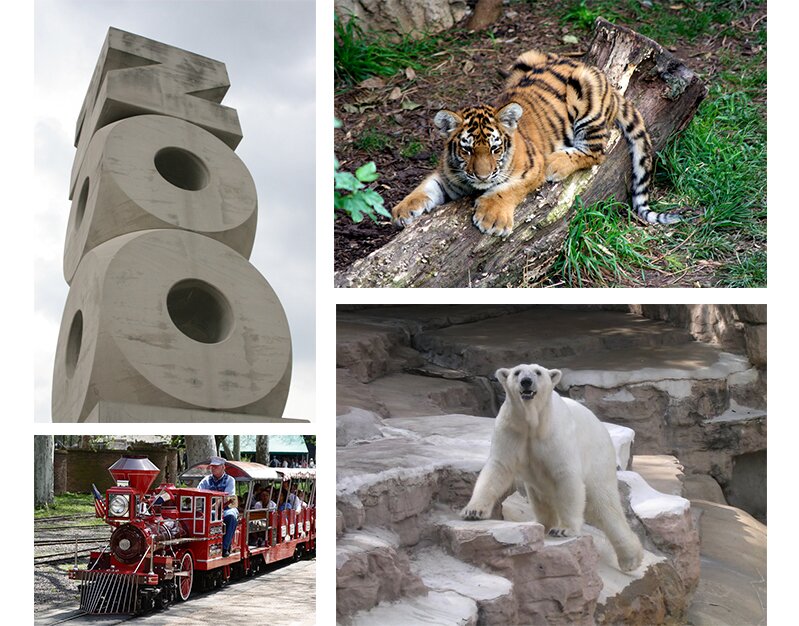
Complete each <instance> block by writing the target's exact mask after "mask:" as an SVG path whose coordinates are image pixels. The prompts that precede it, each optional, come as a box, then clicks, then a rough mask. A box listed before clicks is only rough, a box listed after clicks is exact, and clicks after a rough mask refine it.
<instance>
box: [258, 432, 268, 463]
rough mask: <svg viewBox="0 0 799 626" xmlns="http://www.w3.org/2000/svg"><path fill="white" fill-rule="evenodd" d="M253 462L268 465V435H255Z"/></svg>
mask: <svg viewBox="0 0 799 626" xmlns="http://www.w3.org/2000/svg"><path fill="white" fill-rule="evenodd" d="M255 462H256V463H260V464H261V465H269V435H256V437H255Z"/></svg>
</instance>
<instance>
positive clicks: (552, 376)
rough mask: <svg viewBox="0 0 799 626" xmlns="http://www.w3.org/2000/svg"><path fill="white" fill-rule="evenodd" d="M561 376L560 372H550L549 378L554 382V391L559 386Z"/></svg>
mask: <svg viewBox="0 0 799 626" xmlns="http://www.w3.org/2000/svg"><path fill="white" fill-rule="evenodd" d="M561 375H562V374H561V372H560V370H549V378H550V379H551V380H552V388H553V389H554V388H555V387H557V386H558V383H559V382H560V377H561Z"/></svg>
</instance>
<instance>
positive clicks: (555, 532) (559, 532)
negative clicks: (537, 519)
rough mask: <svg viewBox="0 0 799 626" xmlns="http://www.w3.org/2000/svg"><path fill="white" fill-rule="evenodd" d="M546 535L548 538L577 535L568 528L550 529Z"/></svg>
mask: <svg viewBox="0 0 799 626" xmlns="http://www.w3.org/2000/svg"><path fill="white" fill-rule="evenodd" d="M547 535H549V536H550V537H576V536H577V533H576V532H574V531H573V530H570V529H568V528H550V529H549V532H548V533H547Z"/></svg>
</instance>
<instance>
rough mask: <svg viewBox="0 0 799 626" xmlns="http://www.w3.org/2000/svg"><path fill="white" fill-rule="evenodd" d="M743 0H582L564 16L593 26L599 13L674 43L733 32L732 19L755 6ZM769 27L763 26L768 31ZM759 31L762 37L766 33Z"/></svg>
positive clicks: (583, 25) (585, 26)
mask: <svg viewBox="0 0 799 626" xmlns="http://www.w3.org/2000/svg"><path fill="white" fill-rule="evenodd" d="M752 4H755V5H757V4H760V2H759V1H758V0H755V2H753V3H749V7H747V5H746V4H745V3H742V2H740V1H739V0H714V1H713V2H707V1H704V2H703V1H700V0H683V1H682V2H678V3H673V2H658V1H657V0H655V2H653V3H652V4H651V6H644V5H643V4H642V3H641V2H640V0H625V1H619V0H580V1H579V2H575V1H572V3H571V4H570V5H568V6H567V8H566V10H565V11H564V12H563V14H562V15H561V20H562V21H563V22H565V23H571V24H574V25H576V26H577V27H578V28H582V29H585V30H591V28H592V27H593V24H594V21H595V20H596V18H597V17H604V18H605V19H606V20H608V21H609V22H619V23H623V24H628V25H635V28H636V30H637V31H638V32H640V33H641V34H642V35H646V36H647V37H650V38H652V39H654V40H655V41H657V42H658V43H660V44H661V45H671V44H673V43H675V42H676V41H677V40H678V39H683V40H688V41H691V40H696V38H698V37H701V36H703V35H707V34H709V33H711V32H718V33H719V34H721V35H724V34H727V33H728V32H732V26H731V23H732V21H733V20H734V19H735V18H736V17H738V16H740V15H743V14H745V13H746V12H747V11H749V10H751V8H750V7H751V5H752ZM764 30H765V29H763V31H764ZM761 32H762V31H759V33H758V37H759V38H763V37H765V35H764V34H762V35H761Z"/></svg>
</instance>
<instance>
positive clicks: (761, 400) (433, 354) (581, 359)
mask: <svg viewBox="0 0 799 626" xmlns="http://www.w3.org/2000/svg"><path fill="white" fill-rule="evenodd" d="M630 311H637V312H634V313H631V312H630ZM642 314H646V315H647V316H649V317H643V316H642ZM653 318H667V321H663V320H660V319H653ZM765 321H766V315H765V306H758V305H713V306H701V307H700V306H694V305H673V306H672V305H669V306H666V305H663V306H661V305H646V306H644V305H611V306H607V305H603V306H576V305H572V306H523V305H492V306H413V305H407V306H391V307H386V306H382V307H372V306H348V307H340V308H339V321H338V340H337V366H338V370H337V404H338V405H339V406H340V407H341V408H342V410H346V407H348V406H354V407H359V408H362V409H367V410H370V411H374V412H376V413H378V414H380V415H381V416H383V417H398V416H412V415H435V414H441V413H463V414H469V415H483V416H489V417H493V416H495V415H496V411H497V408H498V406H499V404H500V403H501V401H502V399H503V398H502V392H501V388H500V386H499V384H498V383H497V382H496V381H494V380H492V379H493V375H494V371H495V369H496V368H497V367H499V366H503V367H507V366H512V365H515V364H516V363H519V362H537V363H541V364H543V365H546V366H548V367H558V368H559V369H561V370H563V373H564V375H563V379H562V381H561V384H560V388H559V391H560V392H561V393H562V394H564V395H567V396H570V397H572V398H574V399H576V400H578V401H580V402H582V403H584V404H585V405H586V406H588V407H589V408H590V409H592V410H593V411H594V412H595V413H596V414H597V415H599V416H600V418H601V419H603V420H604V421H608V422H612V423H617V424H621V425H624V426H627V427H629V428H632V429H633V430H635V431H636V433H637V434H636V442H635V452H636V453H637V454H669V455H673V456H675V457H677V458H678V459H679V460H680V462H681V463H682V464H683V466H684V467H685V471H686V474H697V475H706V476H711V477H713V479H715V480H716V481H717V482H718V483H719V485H721V487H722V489H723V491H724V494H725V496H726V497H727V499H728V502H729V503H731V504H733V505H735V506H738V507H740V508H743V509H745V510H747V511H748V512H750V513H751V514H753V515H755V516H757V517H758V518H759V519H761V521H764V520H765V489H766V485H765V476H766V465H765V461H766V452H765V451H766V431H767V429H766V369H765V364H766V354H765V335H766V323H765ZM696 337H701V338H703V339H705V340H706V341H705V342H700V341H696V340H695V338H696ZM722 344H723V345H722ZM724 346H728V347H729V348H730V351H727V349H725V347H724ZM733 348H735V349H733ZM761 348H762V349H761ZM750 355H752V356H750ZM758 364H762V365H758ZM409 389H411V390H413V393H410V394H409V393H408V390H409ZM736 467H737V470H736Z"/></svg>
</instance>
